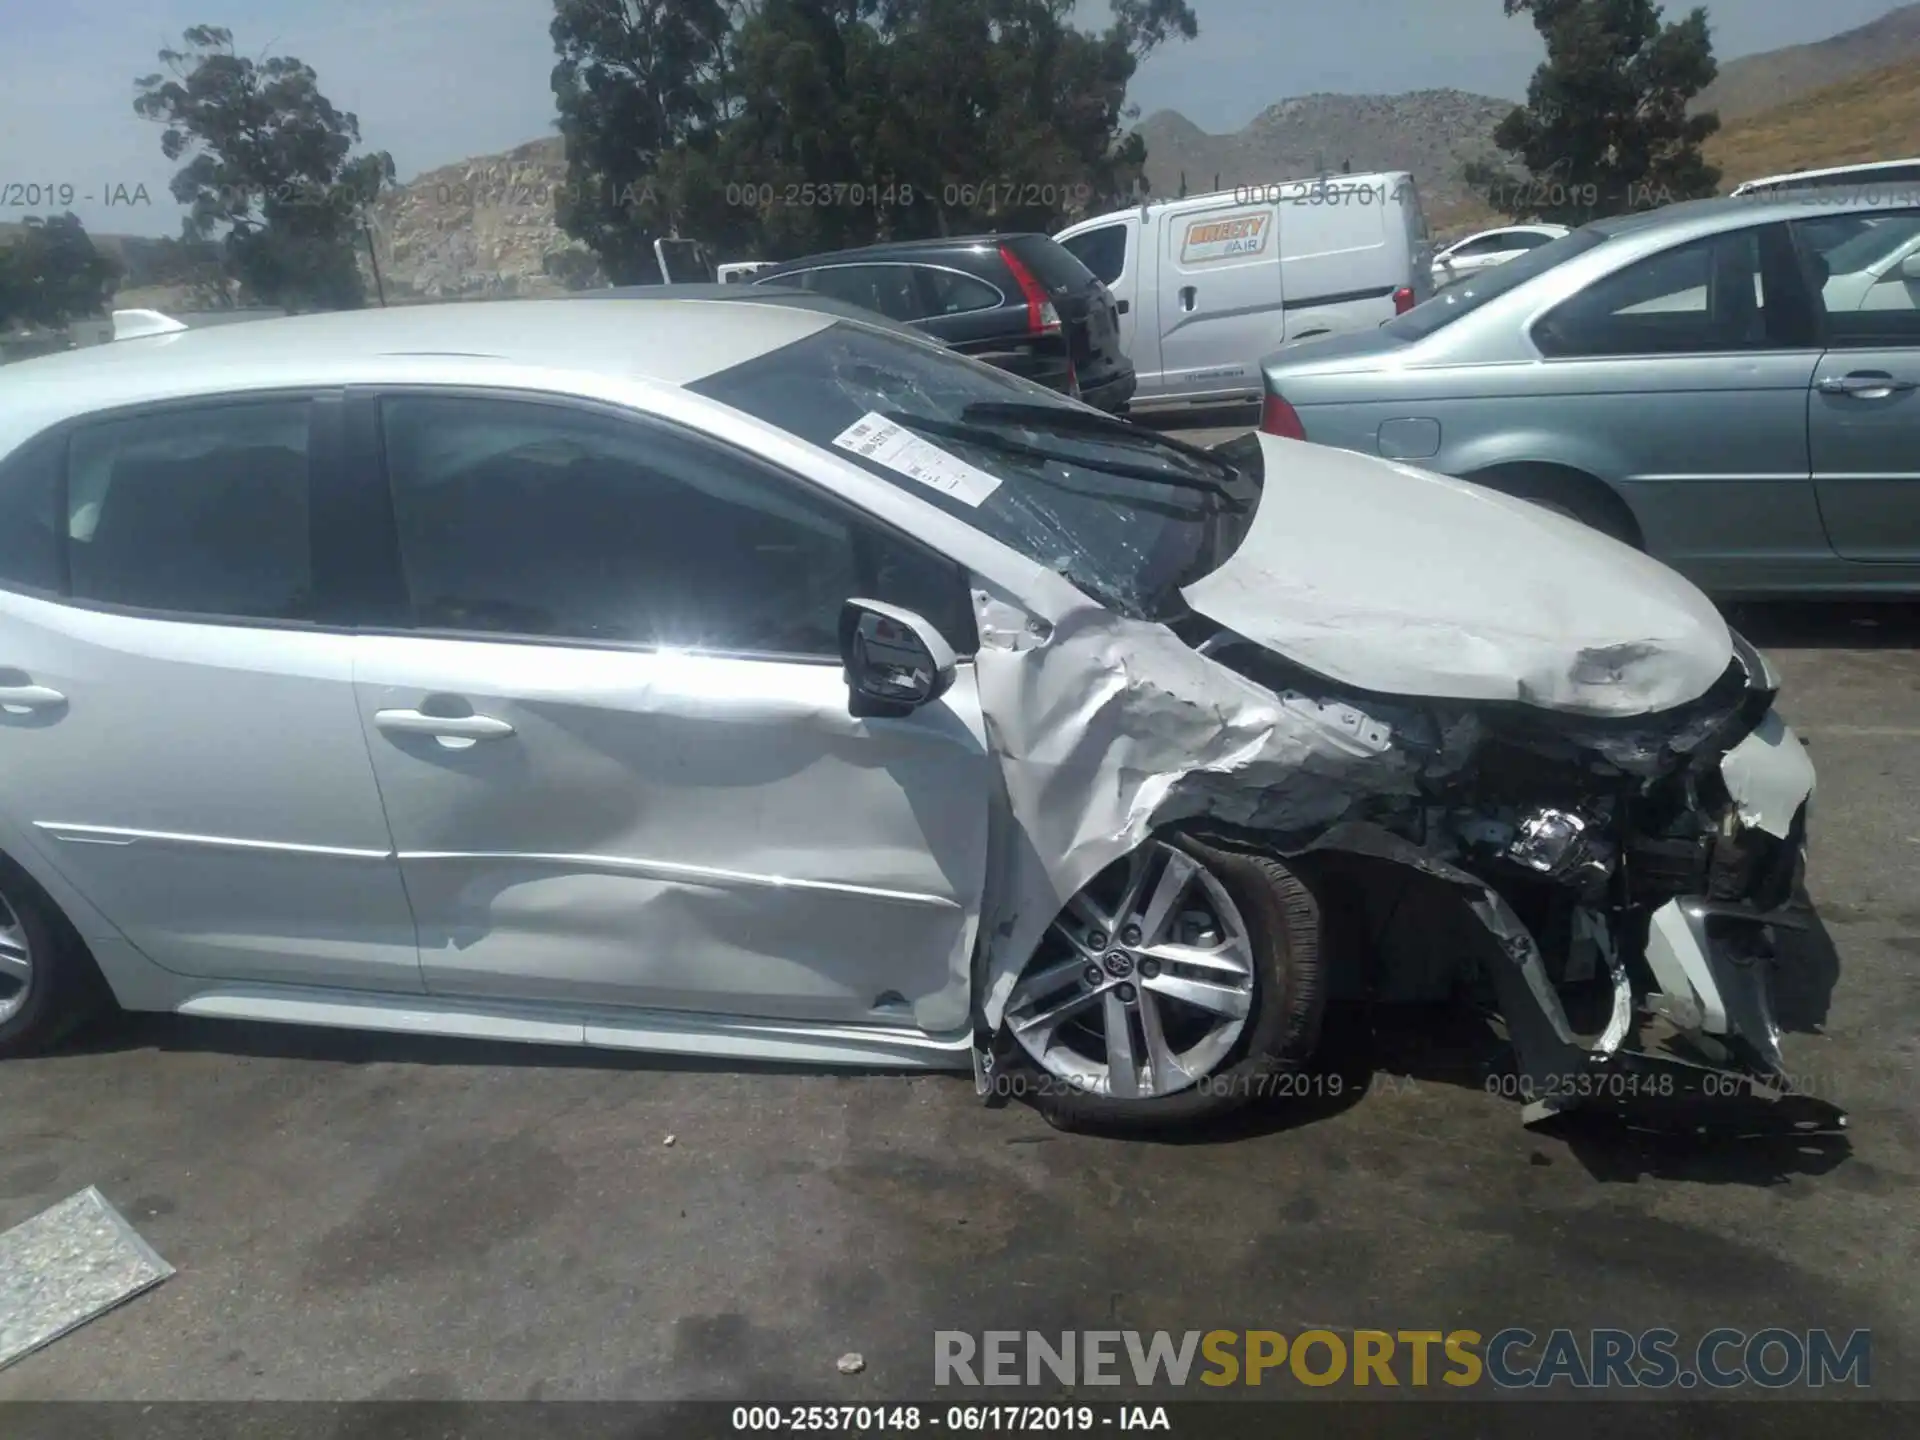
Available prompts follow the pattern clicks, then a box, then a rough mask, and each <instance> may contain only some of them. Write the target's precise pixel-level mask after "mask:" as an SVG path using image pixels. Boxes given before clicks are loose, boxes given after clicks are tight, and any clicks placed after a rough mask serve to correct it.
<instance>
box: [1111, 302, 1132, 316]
mask: <svg viewBox="0 0 1920 1440" xmlns="http://www.w3.org/2000/svg"><path fill="white" fill-rule="evenodd" d="M1131 309H1133V302H1132V301H1131V300H1116V301H1114V302H1113V311H1114V314H1116V315H1124V314H1126V313H1127V312H1128V311H1129V310H1131Z"/></svg>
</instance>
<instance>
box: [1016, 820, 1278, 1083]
mask: <svg viewBox="0 0 1920 1440" xmlns="http://www.w3.org/2000/svg"><path fill="white" fill-rule="evenodd" d="M1253 998H1254V963H1253V944H1252V940H1251V938H1250V936H1249V934H1248V931H1247V926H1246V922H1245V921H1244V920H1243V919H1242V918H1241V916H1240V912H1239V910H1238V908H1236V907H1235V905H1234V903H1233V900H1232V898H1231V897H1230V896H1228V894H1227V892H1226V889H1225V887H1224V886H1222V885H1221V884H1220V882H1219V880H1217V879H1216V878H1215V877H1214V876H1213V875H1212V874H1211V873H1210V872H1209V871H1208V870H1207V868H1206V866H1204V865H1203V864H1201V862H1200V861H1198V860H1196V859H1195V858H1194V857H1193V856H1191V855H1189V854H1187V852H1186V851H1184V850H1181V849H1178V848H1177V847H1175V846H1173V845H1169V844H1167V843H1166V842H1165V841H1153V842H1150V843H1149V844H1147V845H1145V846H1143V847H1142V848H1141V849H1139V850H1136V851H1135V852H1134V853H1133V854H1132V855H1130V856H1128V857H1127V858H1126V859H1125V860H1122V861H1119V862H1117V863H1116V864H1114V865H1112V866H1109V867H1108V868H1107V869H1106V870H1105V871H1103V872H1101V874H1100V875H1099V876H1097V877H1096V878H1095V879H1094V880H1093V882H1092V883H1091V884H1089V885H1088V886H1087V887H1086V888H1085V889H1083V890H1082V891H1080V893H1079V894H1077V895H1075V896H1074V897H1073V899H1071V900H1070V901H1068V902H1067V906H1066V909H1065V910H1063V911H1062V912H1061V914H1060V915H1059V917H1058V918H1057V919H1055V920H1054V922H1053V924H1052V926H1051V927H1049V929H1048V931H1047V935H1046V937H1045V939H1044V940H1043V941H1042V942H1041V944H1040V945H1039V947H1038V948H1037V949H1036V950H1035V952H1034V956H1033V959H1032V960H1031V961H1030V962H1029V963H1028V965H1027V968H1026V969H1025V970H1024V971H1023V972H1022V973H1021V976H1020V979H1019V981H1018V982H1017V983H1016V984H1015V986H1014V988H1013V993H1012V995H1011V996H1010V997H1009V998H1008V1001H1007V1009H1006V1020H1007V1024H1008V1026H1009V1028H1011V1029H1012V1031H1013V1034H1014V1037H1015V1038H1016V1039H1017V1040H1018V1041H1019V1042H1020V1045H1021V1048H1022V1049H1024V1050H1025V1051H1026V1052H1027V1054H1028V1055H1029V1056H1031V1057H1032V1059H1033V1061H1034V1063H1035V1064H1037V1065H1039V1066H1040V1067H1041V1068H1042V1069H1043V1070H1045V1071H1046V1072H1047V1073H1048V1074H1050V1075H1053V1076H1056V1077H1058V1078H1059V1079H1062V1080H1064V1081H1066V1082H1068V1083H1069V1084H1071V1085H1073V1086H1075V1087H1077V1088H1079V1089H1081V1090H1084V1091H1086V1092H1088V1093H1091V1094H1096V1095H1104V1096H1110V1097H1112V1098H1114V1099H1150V1098H1152V1097H1155V1096H1161V1095H1171V1094H1173V1093H1175V1092H1176V1091H1180V1090H1185V1089H1187V1088H1189V1087H1191V1086H1193V1085H1196V1084H1199V1083H1200V1082H1201V1081H1203V1080H1204V1079H1206V1077H1207V1076H1209V1075H1211V1074H1212V1073H1213V1072H1214V1071H1215V1070H1217V1069H1218V1068H1219V1067H1220V1066H1221V1064H1222V1063H1223V1062H1224V1061H1225V1060H1226V1058H1227V1056H1228V1055H1229V1054H1230V1053H1231V1052H1232V1050H1233V1048H1234V1045H1235V1043H1236V1042H1237V1041H1238V1040H1239V1038H1240V1034H1241V1031H1242V1030H1243V1029H1244V1028H1245V1027H1246V1022H1247V1017H1248V1016H1249V1015H1250V1014H1252V1011H1253Z"/></svg>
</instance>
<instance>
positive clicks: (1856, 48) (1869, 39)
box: [1696, 5, 1920, 138]
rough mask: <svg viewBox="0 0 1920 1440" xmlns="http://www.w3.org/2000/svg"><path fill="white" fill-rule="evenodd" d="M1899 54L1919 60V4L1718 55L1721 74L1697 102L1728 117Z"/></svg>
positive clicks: (1742, 115)
mask: <svg viewBox="0 0 1920 1440" xmlns="http://www.w3.org/2000/svg"><path fill="white" fill-rule="evenodd" d="M1902 60H1920V5H1905V6H1902V7H1901V8H1900V9H1898V10H1893V11H1889V12H1888V13H1887V14H1885V15H1882V16H1881V17H1880V18H1879V19H1878V20H1875V21H1873V22H1872V23H1870V24H1867V25H1862V26H1860V27H1859V28H1858V29H1857V30H1846V31H1842V32H1841V33H1840V34H1838V35H1834V36H1830V37H1829V38H1827V39H1825V40H1816V41H1814V42H1813V43H1812V44H1810V45H1789V46H1787V47H1786V48H1785V49H1782V50H1768V51H1765V52H1763V53H1761V54H1759V55H1748V56H1745V57H1743V58H1741V59H1739V60H1727V61H1723V62H1722V63H1721V66H1720V78H1719V79H1718V80H1716V81H1714V82H1713V84H1712V85H1710V86H1708V87H1707V88H1706V90H1705V91H1703V92H1702V93H1701V95H1700V99H1699V102H1698V105H1697V106H1696V108H1698V109H1701V110H1717V111H1718V112H1719V114H1720V118H1721V119H1722V120H1723V121H1727V122H1729V123H1731V122H1732V121H1735V120H1740V119H1744V118H1746V117H1747V116H1750V115H1757V114H1759V113H1760V112H1761V111H1763V110H1771V109H1773V108H1774V107H1775V106H1777V105H1783V104H1785V103H1787V102H1788V101H1791V100H1794V99H1797V98H1798V97H1800V96H1802V95H1806V94H1809V93H1811V92H1812V91H1815V90H1821V89H1825V88H1826V87H1827V86H1830V85H1836V84H1839V83H1840V82H1842V81H1844V80H1850V79H1853V78H1854V77H1856V76H1859V75H1864V74H1866V73H1867V72H1868V71H1873V70H1881V69H1884V68H1885V67H1886V66H1889V65H1892V64H1894V63H1896V62H1898V61H1902ZM1836 138H1838V137H1836Z"/></svg>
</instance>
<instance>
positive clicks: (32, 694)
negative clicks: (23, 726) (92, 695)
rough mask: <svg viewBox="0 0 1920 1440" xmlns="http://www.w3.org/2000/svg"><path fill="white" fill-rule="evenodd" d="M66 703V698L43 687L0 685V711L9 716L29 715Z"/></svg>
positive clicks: (56, 691)
mask: <svg viewBox="0 0 1920 1440" xmlns="http://www.w3.org/2000/svg"><path fill="white" fill-rule="evenodd" d="M66 703H67V697H66V696H64V695H62V694H61V693H60V692H59V691H58V690H49V689H48V688H47V687H46V686H44V685H0V710H4V711H6V712H7V714H9V715H30V714H32V713H33V712H34V711H35V710H51V709H52V708H53V707H54V706H56V705H64V704H66Z"/></svg>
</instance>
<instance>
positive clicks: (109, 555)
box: [0, 395, 421, 994]
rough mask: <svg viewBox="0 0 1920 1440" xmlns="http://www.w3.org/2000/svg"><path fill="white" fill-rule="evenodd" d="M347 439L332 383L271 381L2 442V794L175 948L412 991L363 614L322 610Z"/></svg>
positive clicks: (292, 978)
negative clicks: (362, 638)
mask: <svg viewBox="0 0 1920 1440" xmlns="http://www.w3.org/2000/svg"><path fill="white" fill-rule="evenodd" d="M339 455H340V404H339V402H338V400H337V398H335V397H330V396H309V395H277V396H271V397H231V398H215V399H208V400H197V401H193V402H190V403H184V404H172V405H165V406H157V407H147V408H143V409H141V410H138V411H132V412H124V413H122V414H118V415H113V416H102V417H97V418H95V419H92V420H89V421H87V422H85V423H82V424H79V425H77V426H74V427H72V428H71V430H70V431H68V432H67V433H65V434H62V435H59V436H56V437H50V438H49V440H48V441H47V442H45V443H43V444H42V445H41V446H40V447H38V449H37V450H36V451H35V452H34V453H32V454H28V453H25V452H23V453H22V455H20V456H17V457H15V458H14V460H12V461H10V462H9V465H8V467H7V472H8V473H7V475H6V478H5V479H0V490H3V491H4V492H5V495H4V501H5V503H4V507H0V532H3V533H4V536H5V539H4V541H3V542H0V556H4V559H3V560H0V687H4V688H0V808H4V811H5V813H6V816H7V818H8V820H9V821H10V822H12V823H13V824H14V825H15V826H17V827H19V828H20V829H21V830H23V831H24V832H26V834H27V835H28V837H29V841H28V843H30V844H31V845H33V846H34V847H35V848H36V849H38V850H40V851H41V853H43V854H44V855H46V856H47V857H49V859H50V861H51V863H52V864H53V866H54V867H55V868H56V869H57V870H58V871H59V872H60V873H61V874H62V875H64V876H65V878H66V879H67V880H68V881H69V882H70V883H71V884H72V885H73V886H74V887H75V888H76V889H77V890H79V891H80V893H81V894H82V895H84V896H85V897H86V899H87V900H88V901H89V902H91V904H92V905H93V906H94V907H95V908H96V909H97V910H99V911H100V912H101V913H102V914H103V915H104V916H105V917H106V918H107V919H108V920H109V921H111V922H112V923H113V925H114V926H116V927H117V928H118V930H119V931H120V933H121V934H122V935H124V936H125V937H126V939H127V940H129V941H131V942H132V943H133V944H134V945H135V946H136V947H138V948H139V950H141V951H142V952H143V953H144V954H145V955H146V956H147V958H149V959H150V960H152V961H154V962H155V963H157V964H159V965H161V966H163V967H164V968H166V969H168V970H173V971H176V972H178V973H180V974H185V975H193V976H201V977H207V978H210V979H223V980H252V981H282V982H294V983H301V984H308V985H324V986H355V987H361V988H366V989H372V990H386V991H398V992H412V993H415V994H417V993H419V991H420V988H421V982H420V971H419V965H418V960H417V953H416V951H415V948H414V945H413V942H412V937H411V932H412V928H413V922H412V916H411V913H410V912H409V910H408V907H407V899H406V895H405V892H404V891H403V890H402V888H401V884H400V874H399V868H398V865H397V864H396V862H395V860H394V857H393V850H392V841H391V838H390V836H389V835H388V832H387V826H386V818H385V815H384V813H383V812H382V809H381V805H380V793H379V790H378V789H377V788H376V786H375V784H374V777H373V770H372V767H371V765H370V763H369V761H368V758H367V747H366V742H365V740H363V739H362V738H361V735H360V724H359V720H358V717H357V714H356V712H355V709H354V703H353V672H352V662H353V649H352V647H353V637H352V635H351V634H350V633H349V632H347V631H346V630H344V629H340V628H334V627H331V626H330V625H328V624H326V623H323V622H325V621H327V620H329V619H331V618H338V617H337V616H336V615H334V613H333V602H334V600H335V598H336V596H337V586H336V582H337V581H339V580H340V578H341V575H340V569H341V567H340V566H339V565H337V564H335V563H334V561H335V559H337V556H338V552H339V549H340V547H343V546H346V545H350V544H351V543H352V538H353V537H351V535H350V533H343V532H346V531H347V528H348V527H345V526H342V525H340V524H338V523H337V522H336V521H333V520H332V519H330V517H332V516H333V515H334V510H333V500H334V482H337V481H338V479H339V472H340V465H339ZM21 466H26V467H27V468H26V469H24V470H23V469H21V468H20V467H21ZM329 537H330V538H329Z"/></svg>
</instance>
